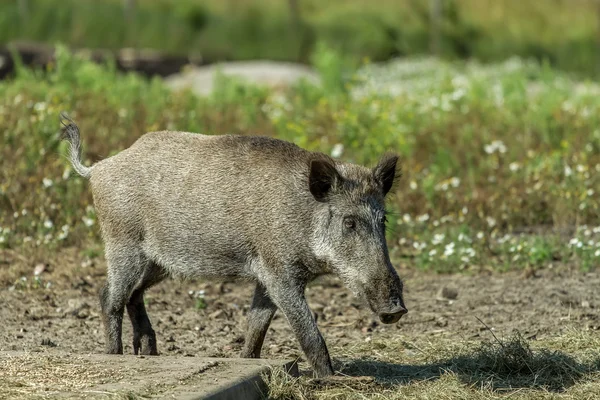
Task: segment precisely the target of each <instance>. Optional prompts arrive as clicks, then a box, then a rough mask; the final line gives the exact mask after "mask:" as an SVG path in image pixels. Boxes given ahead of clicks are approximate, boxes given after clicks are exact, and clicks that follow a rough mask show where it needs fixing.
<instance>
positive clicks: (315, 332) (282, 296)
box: [267, 278, 333, 377]
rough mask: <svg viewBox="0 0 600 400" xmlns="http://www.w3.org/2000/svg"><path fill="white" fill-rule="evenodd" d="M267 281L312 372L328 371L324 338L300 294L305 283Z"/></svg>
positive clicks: (272, 297) (330, 367) (324, 372)
mask: <svg viewBox="0 0 600 400" xmlns="http://www.w3.org/2000/svg"><path fill="white" fill-rule="evenodd" d="M269 283H270V284H269V285H268V286H267V289H268V291H269V295H270V297H271V299H272V300H273V302H274V303H275V304H276V305H277V307H279V309H280V310H281V311H282V312H283V314H284V315H285V317H286V318H287V320H288V322H289V323H290V325H291V327H292V330H293V331H294V334H295V335H296V338H297V339H298V341H299V342H300V346H301V347H302V350H303V351H304V354H305V355H306V357H307V358H308V362H309V363H310V365H311V367H312V368H313V370H314V372H315V373H316V375H317V376H318V377H324V376H328V375H332V374H333V367H332V366H331V359H330V358H329V352H328V351H327V346H326V345H325V340H324V339H323V336H321V333H320V332H319V328H318V327H317V322H316V321H315V319H314V317H313V315H312V313H311V311H310V308H309V307H308V303H307V302H306V298H305V297H304V288H305V286H306V285H305V284H304V283H301V282H297V281H294V280H292V279H281V278H279V280H278V282H277V283H273V282H269Z"/></svg>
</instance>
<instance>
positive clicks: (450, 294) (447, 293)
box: [437, 286, 458, 300]
mask: <svg viewBox="0 0 600 400" xmlns="http://www.w3.org/2000/svg"><path fill="white" fill-rule="evenodd" d="M437 297H438V299H444V300H456V299H457V298H458V289H456V288H453V287H450V286H444V287H443V288H441V289H440V291H439V292H438V295H437Z"/></svg>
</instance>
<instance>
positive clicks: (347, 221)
mask: <svg viewBox="0 0 600 400" xmlns="http://www.w3.org/2000/svg"><path fill="white" fill-rule="evenodd" d="M344 226H345V227H346V229H354V228H356V221H355V220H354V218H344Z"/></svg>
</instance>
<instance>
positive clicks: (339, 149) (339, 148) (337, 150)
mask: <svg viewBox="0 0 600 400" xmlns="http://www.w3.org/2000/svg"><path fill="white" fill-rule="evenodd" d="M343 152H344V145H343V144H341V143H336V144H335V145H334V146H333V149H332V150H331V157H333V158H339V157H341V156H342V153H343Z"/></svg>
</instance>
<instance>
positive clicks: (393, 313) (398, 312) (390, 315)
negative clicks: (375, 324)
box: [379, 306, 408, 324]
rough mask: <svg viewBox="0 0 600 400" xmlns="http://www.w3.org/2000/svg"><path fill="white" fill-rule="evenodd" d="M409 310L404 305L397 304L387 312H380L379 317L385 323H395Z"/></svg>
mask: <svg viewBox="0 0 600 400" xmlns="http://www.w3.org/2000/svg"><path fill="white" fill-rule="evenodd" d="M407 312H408V310H407V309H406V308H405V307H403V306H396V307H394V308H392V309H390V310H387V311H386V312H381V313H379V319H380V320H381V322H382V323H384V324H395V323H396V322H398V321H399V320H400V318H402V316H403V315H404V314H406V313H407Z"/></svg>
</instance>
